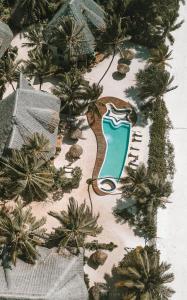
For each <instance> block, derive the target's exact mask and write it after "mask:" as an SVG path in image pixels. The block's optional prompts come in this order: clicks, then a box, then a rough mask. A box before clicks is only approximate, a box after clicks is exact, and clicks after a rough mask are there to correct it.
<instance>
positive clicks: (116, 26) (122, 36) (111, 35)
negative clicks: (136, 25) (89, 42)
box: [98, 15, 129, 85]
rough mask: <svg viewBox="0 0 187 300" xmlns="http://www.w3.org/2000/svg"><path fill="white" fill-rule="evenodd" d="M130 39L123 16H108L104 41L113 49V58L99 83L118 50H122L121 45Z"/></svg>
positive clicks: (110, 49)
mask: <svg viewBox="0 0 187 300" xmlns="http://www.w3.org/2000/svg"><path fill="white" fill-rule="evenodd" d="M126 40H129V37H128V36H127V35H126V27H125V23H124V22H123V19H122V18H120V17H119V18H118V17H117V16H116V15H114V16H109V15H108V16H107V30H106V32H104V33H103V43H104V44H105V45H107V46H108V48H109V51H112V58H111V61H110V63H109V66H108V68H107V69H106V71H105V73H104V74H103V76H102V77H101V79H100V80H99V82H98V85H99V84H100V83H101V81H102V80H103V78H104V77H105V75H106V74H107V72H108V70H109V69H110V67H111V65H112V63H113V60H114V57H115V55H116V52H117V51H121V47H122V46H123V45H124V42H125V41H126Z"/></svg>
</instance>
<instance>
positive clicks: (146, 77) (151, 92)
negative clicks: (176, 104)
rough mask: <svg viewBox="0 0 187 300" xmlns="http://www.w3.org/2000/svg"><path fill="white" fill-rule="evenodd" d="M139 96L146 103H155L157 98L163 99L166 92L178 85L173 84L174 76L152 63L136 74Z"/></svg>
mask: <svg viewBox="0 0 187 300" xmlns="http://www.w3.org/2000/svg"><path fill="white" fill-rule="evenodd" d="M136 80H137V88H138V90H139V97H140V99H141V100H142V101H144V104H145V105H147V104H149V103H153V102H154V101H156V100H157V99H160V100H162V98H163V96H164V94H166V93H168V92H170V91H172V90H174V89H176V88H177V86H171V84H172V82H173V80H174V77H173V76H171V75H170V73H169V72H167V71H166V70H162V69H160V68H158V67H156V66H154V65H150V66H148V67H147V68H145V69H144V70H140V71H139V72H138V74H137V75H136Z"/></svg>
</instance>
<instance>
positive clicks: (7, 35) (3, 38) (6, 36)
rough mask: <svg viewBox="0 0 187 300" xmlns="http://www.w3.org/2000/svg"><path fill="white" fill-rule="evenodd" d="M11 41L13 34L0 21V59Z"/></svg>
mask: <svg viewBox="0 0 187 300" xmlns="http://www.w3.org/2000/svg"><path fill="white" fill-rule="evenodd" d="M12 39H13V33H12V31H11V30H10V28H9V26H8V25H7V24H5V23H3V22H1V21H0V58H1V56H2V55H3V54H4V52H5V51H6V49H7V48H8V46H9V45H10V43H11V41H12Z"/></svg>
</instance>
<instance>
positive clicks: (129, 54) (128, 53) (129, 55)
mask: <svg viewBox="0 0 187 300" xmlns="http://www.w3.org/2000/svg"><path fill="white" fill-rule="evenodd" d="M134 57H135V53H134V51H132V50H130V49H128V50H126V49H125V50H122V58H124V59H126V60H132V59H133V58H134Z"/></svg>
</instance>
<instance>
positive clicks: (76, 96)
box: [53, 69, 88, 115]
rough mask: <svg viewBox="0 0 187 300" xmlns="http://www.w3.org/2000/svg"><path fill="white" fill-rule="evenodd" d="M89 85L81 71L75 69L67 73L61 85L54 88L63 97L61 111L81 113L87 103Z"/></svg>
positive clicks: (74, 113)
mask: <svg viewBox="0 0 187 300" xmlns="http://www.w3.org/2000/svg"><path fill="white" fill-rule="evenodd" d="M87 87H88V82H87V81H85V80H84V79H83V77H82V75H81V74H80V72H79V71H76V70H75V69H73V70H71V71H70V72H68V73H65V74H64V75H63V76H62V78H61V82H60V83H59V85H58V86H57V87H56V88H55V89H53V93H54V95H56V96H57V97H59V98H60V99H61V103H62V104H61V111H62V112H63V111H67V112H68V113H69V115H72V114H73V115H76V114H80V112H82V111H83V110H84V108H85V104H87Z"/></svg>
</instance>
